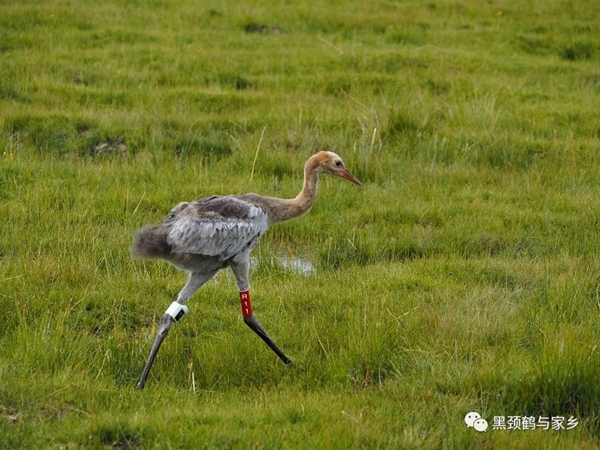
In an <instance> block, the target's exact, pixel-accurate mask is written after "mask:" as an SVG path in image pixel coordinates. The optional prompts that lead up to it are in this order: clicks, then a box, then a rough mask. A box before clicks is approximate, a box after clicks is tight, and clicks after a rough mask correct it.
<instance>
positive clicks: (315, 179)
mask: <svg viewBox="0 0 600 450" xmlns="http://www.w3.org/2000/svg"><path fill="white" fill-rule="evenodd" d="M321 172H322V168H321V166H320V165H319V163H318V161H317V159H316V158H315V157H314V156H313V157H311V158H309V160H308V161H306V164H305V165H304V183H303V185H302V190H301V191H300V193H299V194H298V195H297V196H296V197H295V198H292V199H279V198H277V199H276V198H272V197H271V198H268V200H267V204H265V205H264V207H263V209H265V211H266V212H267V215H268V216H269V223H271V224H273V223H277V222H283V221H286V220H291V219H295V218H296V217H300V216H303V215H304V214H306V213H307V212H308V211H310V208H312V205H313V203H314V201H315V197H316V196H317V187H318V184H319V174H320V173H321ZM265 207H266V208H265Z"/></svg>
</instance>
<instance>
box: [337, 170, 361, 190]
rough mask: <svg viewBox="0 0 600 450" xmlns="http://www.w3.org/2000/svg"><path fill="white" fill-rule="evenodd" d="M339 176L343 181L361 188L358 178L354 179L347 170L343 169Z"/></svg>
mask: <svg viewBox="0 0 600 450" xmlns="http://www.w3.org/2000/svg"><path fill="white" fill-rule="evenodd" d="M340 176H341V177H342V178H343V179H345V180H348V181H351V182H352V183H354V184H357V185H358V186H362V183H361V182H360V181H358V178H356V177H355V176H354V175H352V174H351V173H350V171H349V170H348V169H344V170H343V171H342V173H341V174H340Z"/></svg>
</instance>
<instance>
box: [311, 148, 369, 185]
mask: <svg viewBox="0 0 600 450" xmlns="http://www.w3.org/2000/svg"><path fill="white" fill-rule="evenodd" d="M316 156H317V158H318V163H319V166H320V167H321V170H322V171H323V172H324V173H329V174H331V175H335V176H337V177H340V178H343V179H345V180H348V181H350V182H352V183H354V184H357V185H358V186H362V183H361V182H360V181H359V180H358V178H356V177H355V176H354V175H352V173H350V171H349V170H348V169H347V168H346V166H345V165H344V161H342V158H340V157H339V156H338V155H336V154H335V153H333V152H325V151H323V152H319V153H317V155H316Z"/></svg>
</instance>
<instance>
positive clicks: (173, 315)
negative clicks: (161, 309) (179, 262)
mask: <svg viewBox="0 0 600 450" xmlns="http://www.w3.org/2000/svg"><path fill="white" fill-rule="evenodd" d="M186 312H188V308H187V306H184V305H182V304H180V303H177V302H173V303H172V304H171V306H170V307H169V308H168V309H167V312H165V313H164V314H163V316H162V318H161V319H160V325H159V326H158V332H157V333H156V338H155V339H154V344H153V345H152V349H151V350H150V355H148V360H147V361H146V365H145V366H144V370H143V372H142V377H141V378H140V381H139V382H138V384H137V386H136V387H135V388H136V389H138V390H140V389H144V385H145V384H146V378H148V374H149V373H150V368H151V367H152V363H153V362H154V358H156V355H157V354H158V350H159V349H160V346H161V344H162V342H163V340H164V339H165V338H166V337H167V334H168V333H169V330H170V329H171V325H173V322H177V321H178V320H179V319H181V317H182V316H183V315H184V314H185V313H186Z"/></svg>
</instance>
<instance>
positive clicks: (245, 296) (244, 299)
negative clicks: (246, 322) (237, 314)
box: [240, 291, 252, 317]
mask: <svg viewBox="0 0 600 450" xmlns="http://www.w3.org/2000/svg"><path fill="white" fill-rule="evenodd" d="M240 303H241V305H242V314H243V315H244V317H248V316H251V315H252V304H251V303H250V291H242V292H240Z"/></svg>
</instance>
